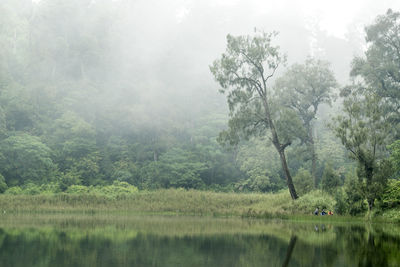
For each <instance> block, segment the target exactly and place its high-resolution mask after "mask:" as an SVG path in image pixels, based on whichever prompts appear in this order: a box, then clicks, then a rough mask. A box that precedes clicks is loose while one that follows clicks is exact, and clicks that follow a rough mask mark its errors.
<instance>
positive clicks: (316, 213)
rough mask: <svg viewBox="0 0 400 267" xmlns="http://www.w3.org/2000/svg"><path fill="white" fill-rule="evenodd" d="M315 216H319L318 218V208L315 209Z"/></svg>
mask: <svg viewBox="0 0 400 267" xmlns="http://www.w3.org/2000/svg"><path fill="white" fill-rule="evenodd" d="M314 215H317V216H318V207H317V208H316V209H315V211H314Z"/></svg>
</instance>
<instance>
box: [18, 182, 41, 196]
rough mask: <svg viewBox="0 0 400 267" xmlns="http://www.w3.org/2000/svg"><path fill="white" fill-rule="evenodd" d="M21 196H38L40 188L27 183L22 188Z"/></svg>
mask: <svg viewBox="0 0 400 267" xmlns="http://www.w3.org/2000/svg"><path fill="white" fill-rule="evenodd" d="M22 194H26V195H38V194H40V187H39V186H38V185H36V184H34V183H27V184H26V185H24V187H23V191H22Z"/></svg>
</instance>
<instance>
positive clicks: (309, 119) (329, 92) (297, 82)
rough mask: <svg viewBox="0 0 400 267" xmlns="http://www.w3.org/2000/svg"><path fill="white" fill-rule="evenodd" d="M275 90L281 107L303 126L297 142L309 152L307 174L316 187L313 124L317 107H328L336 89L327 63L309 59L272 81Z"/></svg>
mask: <svg viewBox="0 0 400 267" xmlns="http://www.w3.org/2000/svg"><path fill="white" fill-rule="evenodd" d="M275 87H276V89H277V91H278V94H279V95H280V100H281V101H282V104H283V105H285V106H287V107H288V108H291V109H293V110H294V111H295V112H296V113H297V114H298V116H299V118H300V120H301V122H302V124H303V127H304V130H305V132H306V134H305V135H303V136H300V139H301V142H302V144H305V145H306V146H307V150H308V152H309V153H310V156H311V174H312V176H313V178H314V184H315V186H317V178H316V168H317V154H316V152H315V141H314V122H315V120H316V118H317V112H318V107H319V106H320V105H321V104H331V102H332V98H333V89H334V88H335V87H337V82H336V79H335V76H334V74H333V72H332V70H331V69H330V64H329V62H327V61H323V60H317V59H312V58H309V59H307V60H306V62H305V63H304V64H294V65H292V66H291V67H290V68H289V69H288V70H287V71H286V72H285V74H284V75H283V76H282V77H280V78H279V79H278V80H277V81H276V83H275Z"/></svg>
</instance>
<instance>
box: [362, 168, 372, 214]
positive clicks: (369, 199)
mask: <svg viewBox="0 0 400 267" xmlns="http://www.w3.org/2000/svg"><path fill="white" fill-rule="evenodd" d="M364 166H365V167H364V168H365V174H366V178H367V190H366V191H367V202H368V211H369V212H370V211H371V210H372V208H373V206H374V202H375V196H374V194H373V193H372V192H370V191H371V188H370V187H371V183H372V178H373V176H374V168H373V167H372V163H371V164H368V163H366V164H365V165H364Z"/></svg>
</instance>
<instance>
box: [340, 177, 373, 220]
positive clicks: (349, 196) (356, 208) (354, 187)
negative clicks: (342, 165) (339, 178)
mask: <svg viewBox="0 0 400 267" xmlns="http://www.w3.org/2000/svg"><path fill="white" fill-rule="evenodd" d="M364 187H365V184H364V182H363V181H360V180H359V179H358V178H357V176H356V174H355V173H354V172H352V173H349V174H348V175H347V176H346V178H345V185H344V190H345V193H346V202H347V203H348V210H347V213H349V214H350V215H357V214H360V213H363V212H365V211H366V210H367V209H368V205H367V203H366V201H365V192H364V191H363V189H364Z"/></svg>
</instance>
